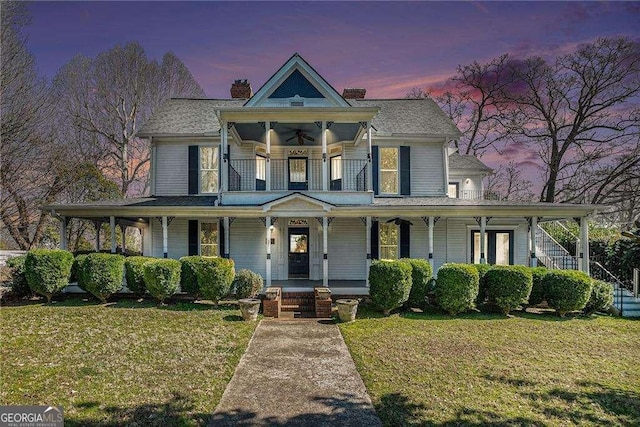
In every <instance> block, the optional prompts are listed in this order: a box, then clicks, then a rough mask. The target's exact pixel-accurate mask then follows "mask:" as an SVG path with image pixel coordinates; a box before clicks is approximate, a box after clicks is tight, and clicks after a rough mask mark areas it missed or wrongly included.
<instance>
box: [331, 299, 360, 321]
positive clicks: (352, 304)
mask: <svg viewBox="0 0 640 427" xmlns="http://www.w3.org/2000/svg"><path fill="white" fill-rule="evenodd" d="M336 305H337V306H338V317H340V320H341V321H342V322H353V321H354V320H356V313H357V312H358V300H357V299H339V300H337V301H336Z"/></svg>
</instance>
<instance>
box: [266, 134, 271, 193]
mask: <svg viewBox="0 0 640 427" xmlns="http://www.w3.org/2000/svg"><path fill="white" fill-rule="evenodd" d="M264 132H265V133H264V142H265V144H266V145H267V161H266V165H265V174H266V177H265V178H266V182H265V187H266V188H265V189H266V191H271V122H264Z"/></svg>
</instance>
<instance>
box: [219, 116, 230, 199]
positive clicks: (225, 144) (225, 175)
mask: <svg viewBox="0 0 640 427" xmlns="http://www.w3.org/2000/svg"><path fill="white" fill-rule="evenodd" d="M221 144H222V174H221V180H220V181H221V182H222V191H229V156H230V153H228V152H227V150H228V149H229V128H228V127H227V123H226V122H225V123H223V124H222V142H221Z"/></svg>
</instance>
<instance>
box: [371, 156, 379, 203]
mask: <svg viewBox="0 0 640 427" xmlns="http://www.w3.org/2000/svg"><path fill="white" fill-rule="evenodd" d="M371 163H372V164H373V168H372V169H373V172H372V173H373V177H372V178H373V194H378V193H379V190H378V179H379V176H378V175H379V173H378V168H379V167H380V165H379V163H380V160H379V156H378V146H377V145H374V146H372V147H371Z"/></svg>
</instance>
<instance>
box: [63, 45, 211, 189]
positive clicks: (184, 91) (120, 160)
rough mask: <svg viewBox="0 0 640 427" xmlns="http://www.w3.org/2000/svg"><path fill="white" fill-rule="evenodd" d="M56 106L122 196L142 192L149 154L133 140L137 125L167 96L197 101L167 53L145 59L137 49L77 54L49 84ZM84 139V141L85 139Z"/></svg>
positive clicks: (188, 78) (185, 74)
mask: <svg viewBox="0 0 640 427" xmlns="http://www.w3.org/2000/svg"><path fill="white" fill-rule="evenodd" d="M54 85H55V87H56V91H57V93H58V94H59V95H60V97H61V99H62V103H61V104H62V106H63V108H64V109H65V112H66V114H67V115H68V117H69V118H70V119H71V120H72V123H73V128H74V129H75V130H76V132H77V133H78V136H79V137H80V138H82V139H81V140H80V141H78V143H79V144H80V145H82V146H84V149H85V151H87V152H90V153H92V154H94V155H97V156H98V159H97V161H96V163H97V164H99V165H100V167H101V168H102V170H103V172H104V173H105V175H106V176H107V177H110V178H113V179H115V180H117V181H118V182H119V184H120V189H121V192H122V194H123V195H124V196H127V195H131V194H140V193H142V191H143V188H144V183H145V182H146V180H145V179H144V175H145V173H146V170H147V168H148V162H149V150H148V147H147V145H146V143H145V142H144V141H142V140H140V139H138V138H136V137H135V134H136V132H137V131H138V129H139V127H140V125H141V124H142V123H144V121H145V120H147V119H148V118H149V117H150V116H151V114H152V113H153V111H154V110H155V108H157V107H158V106H159V105H160V104H161V103H162V102H163V101H165V100H166V99H167V98H169V97H171V96H191V97H203V96H204V92H203V91H202V89H201V88H200V86H199V85H198V84H197V83H196V82H195V80H194V79H193V76H192V75H191V73H190V72H189V71H188V70H187V68H186V67H185V66H184V64H182V62H180V60H179V59H178V58H177V57H176V56H175V55H173V54H171V53H169V54H166V55H165V57H164V59H163V63H162V64H158V63H157V62H155V61H150V60H148V59H147V57H146V54H145V52H144V49H143V48H142V46H140V45H139V44H138V43H135V42H133V43H129V44H127V45H125V46H116V47H114V48H113V49H111V50H109V51H107V52H104V53H102V54H100V55H98V56H97V57H96V58H95V59H92V58H87V57H84V56H77V57H76V58H74V59H73V60H71V61H70V62H69V63H68V64H66V65H65V66H64V67H63V68H62V69H61V70H60V72H59V73H58V75H57V76H56V78H55V80H54ZM87 137H88V138H87Z"/></svg>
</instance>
